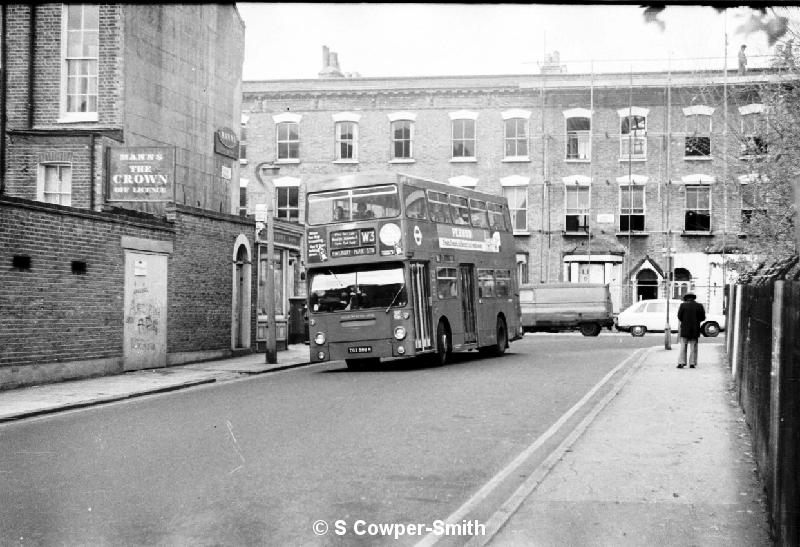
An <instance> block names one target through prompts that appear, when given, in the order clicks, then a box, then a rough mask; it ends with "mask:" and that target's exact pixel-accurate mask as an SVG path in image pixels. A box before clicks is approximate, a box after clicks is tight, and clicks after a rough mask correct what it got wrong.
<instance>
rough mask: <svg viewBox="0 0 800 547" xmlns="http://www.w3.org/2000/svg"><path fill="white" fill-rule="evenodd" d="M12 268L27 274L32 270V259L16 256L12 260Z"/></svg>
mask: <svg viewBox="0 0 800 547" xmlns="http://www.w3.org/2000/svg"><path fill="white" fill-rule="evenodd" d="M11 267H12V268H13V269H15V270H17V271H19V272H27V271H30V269H31V257H29V256H26V255H14V258H12V259H11Z"/></svg>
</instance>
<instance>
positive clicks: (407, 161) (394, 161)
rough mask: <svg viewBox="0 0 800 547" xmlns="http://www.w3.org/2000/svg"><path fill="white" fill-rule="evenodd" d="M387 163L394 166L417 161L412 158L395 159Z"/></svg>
mask: <svg viewBox="0 0 800 547" xmlns="http://www.w3.org/2000/svg"><path fill="white" fill-rule="evenodd" d="M389 163H390V164H395V163H397V164H402V163H417V160H415V159H414V158H397V159H393V160H389Z"/></svg>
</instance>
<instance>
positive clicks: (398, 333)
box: [394, 327, 406, 340]
mask: <svg viewBox="0 0 800 547" xmlns="http://www.w3.org/2000/svg"><path fill="white" fill-rule="evenodd" d="M394 337H395V338H396V339H397V340H402V339H403V338H405V337H406V328H405V327H395V329H394Z"/></svg>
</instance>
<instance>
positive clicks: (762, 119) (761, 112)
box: [739, 103, 767, 159]
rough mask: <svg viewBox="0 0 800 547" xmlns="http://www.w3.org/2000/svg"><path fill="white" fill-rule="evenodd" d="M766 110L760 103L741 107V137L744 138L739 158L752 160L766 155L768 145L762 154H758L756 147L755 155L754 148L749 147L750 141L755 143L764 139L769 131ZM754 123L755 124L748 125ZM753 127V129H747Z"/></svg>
mask: <svg viewBox="0 0 800 547" xmlns="http://www.w3.org/2000/svg"><path fill="white" fill-rule="evenodd" d="M765 112H766V110H765V108H764V105H763V104H760V103H753V104H748V105H745V106H740V107H739V115H740V117H741V122H740V123H741V136H742V146H741V154H740V155H739V157H740V158H741V159H751V158H757V157H759V156H762V155H764V154H765V153H766V145H765V148H764V152H763V153H762V154H759V153H758V151H757V150H758V148H757V147H756V153H755V154H753V153H752V152H751V151H752V149H753V148H752V147H749V146H748V142H749V141H751V140H752V141H753V142H755V139H756V138H761V139H764V134H765V133H766V129H767V127H766V126H767V119H766V114H765ZM748 122H753V123H748ZM748 125H751V126H752V127H747V126H748Z"/></svg>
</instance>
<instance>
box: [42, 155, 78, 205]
mask: <svg viewBox="0 0 800 547" xmlns="http://www.w3.org/2000/svg"><path fill="white" fill-rule="evenodd" d="M48 168H55V169H57V170H58V173H59V175H61V172H62V169H66V174H67V177H66V179H62V178H61V176H59V185H58V191H57V192H48V191H47V188H46V184H45V182H46V177H47V170H48ZM50 195H55V196H58V198H57V200H56V201H52V200H48V196H50ZM36 200H37V201H41V202H43V203H55V204H56V205H67V206H71V205H72V164H71V163H66V162H47V163H40V164H39V165H38V167H37V172H36Z"/></svg>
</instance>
